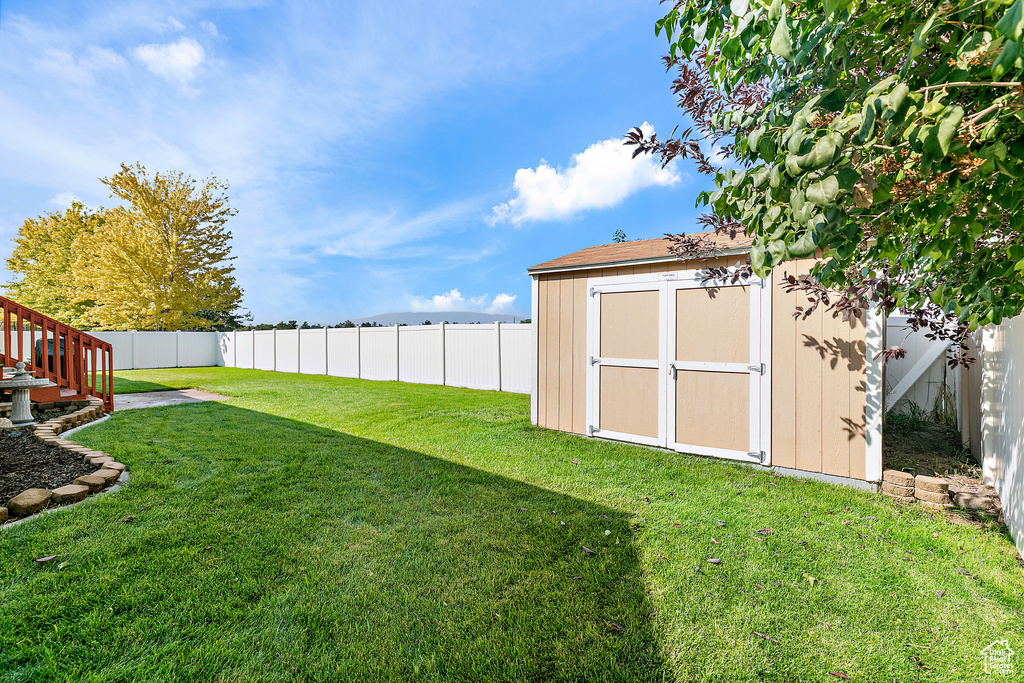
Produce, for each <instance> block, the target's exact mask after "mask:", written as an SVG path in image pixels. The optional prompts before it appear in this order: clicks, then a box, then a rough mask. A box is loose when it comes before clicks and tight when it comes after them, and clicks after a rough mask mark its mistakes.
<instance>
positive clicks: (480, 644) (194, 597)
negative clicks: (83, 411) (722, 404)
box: [0, 368, 1024, 683]
mask: <svg viewBox="0 0 1024 683" xmlns="http://www.w3.org/2000/svg"><path fill="white" fill-rule="evenodd" d="M119 380H120V381H131V382H145V383H151V384H155V385H159V386H164V387H197V388H201V389H205V390H209V391H214V392H217V393H220V394H224V395H227V396H230V397H232V398H231V400H230V401H228V402H226V403H223V404H218V403H204V404H192V405H183V406H175V407H169V408H158V409H145V410H137V411H125V412H122V413H115V414H114V415H113V416H112V417H111V419H110V420H109V421H107V422H105V423H103V424H101V425H97V426H95V427H92V428H89V429H87V430H85V431H84V432H80V433H79V434H78V435H77V436H76V437H75V438H76V439H77V440H79V441H80V442H82V443H84V444H86V445H88V446H90V447H93V448H98V449H102V450H106V451H108V452H110V453H112V454H114V455H115V456H116V457H117V458H118V459H119V460H121V461H122V462H124V463H126V464H127V465H128V466H129V467H130V470H131V478H130V480H129V483H128V485H127V486H126V487H125V488H124V489H122V490H120V491H117V492H115V493H113V494H110V495H104V496H100V497H98V498H94V499H91V500H89V501H88V502H86V503H83V504H81V505H78V506H75V507H73V508H70V509H67V510H63V511H60V512H56V513H53V514H45V515H42V516H40V517H38V518H35V519H33V520H30V521H28V522H27V523H24V524H21V525H18V526H14V527H9V528H5V529H2V530H0V567H3V572H2V574H0V680H9V681H55V680H74V681H247V680H252V681H263V680H315V681H344V680H352V681H392V680H393V681H418V680H424V681H485V680H486V681H492V680H493V681H559V680H574V681H663V680H669V681H764V680H769V681H837V680H844V679H842V678H840V677H837V676H835V675H833V672H835V673H839V674H843V675H844V676H849V677H850V679H851V680H855V681H886V682H887V683H888V682H889V681H892V680H894V679H895V680H897V681H901V682H902V681H915V680H921V681H977V680H983V679H984V677H985V674H984V668H983V661H982V659H981V656H980V651H981V650H982V648H984V647H986V646H987V645H988V644H989V643H991V642H992V641H994V640H997V639H1002V638H1008V639H1009V642H1010V645H1011V647H1013V648H1014V649H1015V650H1017V651H1018V652H1024V637H1022V634H1024V621H1022V611H1021V610H1022V607H1024V572H1022V568H1021V565H1020V563H1019V561H1018V555H1017V552H1016V550H1015V549H1014V547H1013V545H1012V543H1011V542H1010V540H1009V539H1008V537H1007V536H1006V535H1005V533H1003V532H999V531H979V530H977V529H975V528H971V527H965V526H956V525H951V524H949V523H947V522H945V521H944V520H942V519H940V518H936V517H934V516H932V515H930V514H928V513H927V512H925V511H924V510H922V509H920V508H918V507H913V508H906V509H900V508H898V507H896V506H894V505H892V504H890V503H888V502H887V501H886V500H884V499H882V498H881V497H879V496H876V495H874V494H870V493H866V492H862V491H856V490H853V489H850V488H845V487H837V486H831V485H826V484H822V483H818V482H814V481H801V480H797V479H792V478H787V477H775V476H772V475H771V474H770V473H767V472H763V471H754V470H752V469H750V468H746V467H743V466H740V465H736V464H731V463H727V462H722V461H717V460H712V459H705V458H698V457H692V456H686V455H678V454H671V453H666V452H662V451H657V450H652V449H645V448H640V447H634V446H629V445H624V444H616V443H610V442H602V441H596V440H590V439H585V438H582V437H578V436H573V435H568V434H562V433H558V432H552V431H547V430H543V429H537V428H534V427H531V426H530V424H529V398H528V397H526V396H519V395H513V394H500V393H495V392H480V391H471V390H462V389H454V388H448V387H432V386H423V385H412V384H397V383H391V382H369V381H360V380H346V379H338V378H329V377H315V376H299V375H287V374H275V373H268V372H260V371H252V370H232V369H224V368H213V369H201V370H164V371H136V372H125V373H119ZM583 546H586V548H588V549H590V550H592V551H593V554H590V553H588V552H586V551H584V550H583ZM54 554H59V555H60V556H61V557H60V558H58V559H57V560H53V561H51V562H47V563H42V564H40V563H36V562H34V561H33V559H34V558H38V557H42V556H47V555H54ZM711 558H715V559H719V560H721V562H720V563H719V564H714V563H710V562H708V560H709V559H711Z"/></svg>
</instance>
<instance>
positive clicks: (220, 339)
mask: <svg viewBox="0 0 1024 683" xmlns="http://www.w3.org/2000/svg"><path fill="white" fill-rule="evenodd" d="M215 334H216V335H217V354H218V355H217V359H216V360H217V365H222V366H224V367H226V368H233V367H235V366H236V363H235V357H236V356H237V355H238V349H237V348H236V344H237V342H238V335H237V334H235V333H234V332H215Z"/></svg>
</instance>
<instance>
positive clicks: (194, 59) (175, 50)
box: [134, 38, 206, 85]
mask: <svg viewBox="0 0 1024 683" xmlns="http://www.w3.org/2000/svg"><path fill="white" fill-rule="evenodd" d="M134 54H135V57H136V58H137V59H138V60H139V61H141V62H142V63H143V64H145V65H146V68H148V69H149V70H150V71H152V72H153V73H154V74H156V75H157V76H160V77H161V78H165V79H167V80H168V81H174V82H176V83H180V84H182V85H184V84H186V83H188V82H189V81H191V80H192V79H193V78H195V76H196V71H197V70H198V69H199V65H200V64H202V63H203V59H204V58H205V57H206V51H205V50H203V46H202V45H200V44H199V43H197V42H196V41H194V40H192V39H191V38H182V39H180V40H179V41H178V42H176V43H167V44H166V45H159V44H156V43H151V44H149V45H140V46H139V47H137V48H135V50H134Z"/></svg>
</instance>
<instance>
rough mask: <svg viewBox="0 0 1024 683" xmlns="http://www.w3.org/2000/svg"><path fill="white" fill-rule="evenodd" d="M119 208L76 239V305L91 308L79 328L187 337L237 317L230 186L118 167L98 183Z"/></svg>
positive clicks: (138, 167) (178, 174) (238, 292)
mask: <svg viewBox="0 0 1024 683" xmlns="http://www.w3.org/2000/svg"><path fill="white" fill-rule="evenodd" d="M101 181H102V182H103V183H104V184H105V185H106V186H107V187H108V188H110V193H111V195H110V196H111V197H114V198H117V199H119V200H121V202H122V203H123V204H122V205H121V206H117V207H114V208H111V209H107V210H106V211H105V212H104V220H103V221H102V223H100V224H99V225H98V226H96V228H95V229H94V230H93V231H92V232H91V233H90V234H85V233H84V232H83V233H82V234H81V235H80V236H79V237H78V238H77V239H76V240H75V242H74V245H73V250H74V251H75V253H76V254H77V257H76V259H75V262H74V267H73V270H74V279H75V286H76V291H77V297H78V300H79V301H87V302H89V303H91V305H90V306H88V307H87V308H85V310H84V312H83V313H82V316H81V318H82V322H83V323H84V324H85V325H86V326H88V327H92V328H98V329H109V330H186V329H210V328H216V327H219V324H220V323H221V322H222V321H225V320H229V319H231V318H233V317H235V315H236V312H237V311H238V309H239V306H240V303H241V299H242V290H241V289H240V288H239V287H238V284H237V283H236V281H235V276H234V268H233V267H231V265H230V262H231V261H232V260H233V259H234V257H233V256H231V255H230V251H231V248H230V245H229V241H230V240H231V233H230V232H229V231H228V230H227V229H226V228H225V227H224V224H225V223H226V222H227V220H228V219H229V218H230V217H231V216H233V215H235V213H236V210H235V209H232V208H231V207H230V206H229V204H228V198H227V196H226V194H225V191H226V190H227V189H228V184H227V183H226V182H222V181H220V180H218V179H217V178H216V177H214V176H210V177H209V178H206V179H205V180H203V181H202V183H201V184H200V183H197V182H196V181H195V180H193V179H192V178H191V177H190V176H188V175H186V174H183V173H181V172H179V171H169V172H165V173H156V174H154V175H153V176H152V177H150V176H148V175H147V174H146V169H145V168H144V167H143V166H142V164H139V163H136V164H135V165H134V166H126V165H124V164H121V170H120V172H118V173H117V174H115V175H113V176H111V177H110V178H101Z"/></svg>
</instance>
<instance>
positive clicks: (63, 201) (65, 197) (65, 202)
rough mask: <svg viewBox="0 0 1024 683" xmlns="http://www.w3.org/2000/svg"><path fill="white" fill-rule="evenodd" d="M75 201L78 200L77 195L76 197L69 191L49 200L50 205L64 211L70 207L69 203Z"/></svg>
mask: <svg viewBox="0 0 1024 683" xmlns="http://www.w3.org/2000/svg"><path fill="white" fill-rule="evenodd" d="M76 199H78V195H76V194H75V193H74V192H72V191H71V190H68V191H66V192H61V193H59V194H57V195H56V196H55V197H53V198H52V199H50V205H51V206H56V207H57V208H59V209H66V208H68V207H69V206H71V202H73V201H75V200H76Z"/></svg>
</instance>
